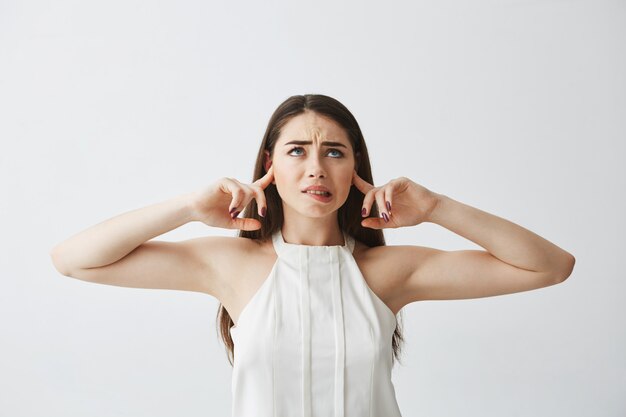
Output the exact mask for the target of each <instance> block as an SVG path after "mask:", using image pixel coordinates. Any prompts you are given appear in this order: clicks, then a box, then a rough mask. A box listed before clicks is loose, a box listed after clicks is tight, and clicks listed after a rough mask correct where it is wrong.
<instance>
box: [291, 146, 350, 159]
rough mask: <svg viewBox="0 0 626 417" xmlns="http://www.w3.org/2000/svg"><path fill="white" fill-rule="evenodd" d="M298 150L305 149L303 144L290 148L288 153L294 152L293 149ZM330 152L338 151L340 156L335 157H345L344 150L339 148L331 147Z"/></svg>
mask: <svg viewBox="0 0 626 417" xmlns="http://www.w3.org/2000/svg"><path fill="white" fill-rule="evenodd" d="M296 150H304V148H303V147H302V146H296V147H294V148H291V149H290V150H289V152H288V155H291V153H292V152H293V151H296ZM328 152H337V153H338V154H339V155H338V156H335V157H334V158H343V156H344V155H343V152H341V151H340V150H339V149H334V148H331V149H329V150H328ZM300 155H301V154H300ZM296 156H299V155H296Z"/></svg>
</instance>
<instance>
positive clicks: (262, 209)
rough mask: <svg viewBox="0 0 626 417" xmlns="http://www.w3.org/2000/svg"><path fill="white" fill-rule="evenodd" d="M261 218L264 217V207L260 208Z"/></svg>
mask: <svg viewBox="0 0 626 417" xmlns="http://www.w3.org/2000/svg"><path fill="white" fill-rule="evenodd" d="M261 216H263V217H265V207H262V208H261Z"/></svg>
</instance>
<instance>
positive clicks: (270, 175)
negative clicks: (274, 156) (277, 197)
mask: <svg viewBox="0 0 626 417" xmlns="http://www.w3.org/2000/svg"><path fill="white" fill-rule="evenodd" d="M273 180H274V164H272V165H270V168H269V169H268V170H267V172H266V173H265V175H263V176H262V177H261V178H259V179H258V180H256V181H255V182H254V183H255V184H258V185H260V186H261V188H262V189H265V188H267V186H268V185H270V184H271V183H272V181H273Z"/></svg>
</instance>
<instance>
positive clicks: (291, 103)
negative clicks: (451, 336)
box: [217, 94, 404, 366]
mask: <svg viewBox="0 0 626 417" xmlns="http://www.w3.org/2000/svg"><path fill="white" fill-rule="evenodd" d="M305 111H313V112H315V113H317V114H319V115H322V116H326V117H328V118H330V119H332V120H333V121H335V122H336V123H337V124H339V125H340V126H341V127H343V129H344V130H345V131H346V133H347V135H348V138H349V139H350V143H351V144H352V149H353V151H354V155H355V160H356V172H357V174H358V175H359V176H360V177H361V178H363V179H364V180H365V181H367V182H369V183H370V184H374V181H373V178H372V170H371V166H370V160H369V155H368V153H367V147H366V146H365V141H364V139H363V134H362V133H361V128H360V127H359V124H358V123H357V121H356V119H355V118H354V116H353V115H352V113H350V111H349V110H348V109H347V108H346V107H345V106H344V105H343V104H341V103H340V102H339V101H337V100H336V99H334V98H332V97H328V96H325V95H321V94H305V95H296V96H291V97H289V98H288V99H287V100H285V101H284V102H282V103H281V104H280V105H279V106H278V108H277V109H276V110H275V111H274V114H272V117H271V118H270V120H269V123H268V125H267V129H266V130H265V135H264V136H263V141H262V142H261V146H260V148H259V153H258V154H257V159H256V164H255V166H254V173H253V175H252V182H254V181H256V180H258V179H259V178H261V177H262V176H264V175H265V174H266V173H267V171H266V170H265V165H264V160H265V151H266V150H267V151H268V152H269V153H270V157H273V155H274V145H275V144H276V141H277V140H278V138H279V136H280V132H281V129H282V127H283V126H284V125H285V124H286V123H287V122H288V121H289V120H290V119H291V118H293V117H294V116H297V115H299V114H302V113H304V112H305ZM364 197H365V196H364V194H363V193H362V192H361V191H359V190H358V189H357V188H356V187H355V186H352V187H351V188H350V192H349V193H348V198H347V200H346V202H345V203H344V205H343V206H341V207H340V208H339V210H338V213H337V216H338V221H339V227H340V228H341V229H342V230H343V231H345V232H347V233H348V234H349V235H351V236H352V237H354V238H355V239H356V240H359V241H361V242H362V243H364V244H366V245H367V246H369V247H374V246H384V245H385V237H384V235H383V231H382V230H381V229H370V228H367V227H363V226H361V220H362V217H361V207H362V204H363V198H364ZM265 199H266V204H267V214H266V217H260V216H259V214H258V212H257V204H256V199H252V200H251V201H250V203H248V205H247V206H246V207H245V209H244V211H243V213H242V215H241V216H239V217H242V218H253V219H257V220H258V221H259V222H261V225H262V226H261V228H260V229H257V230H240V231H239V237H245V238H249V239H259V240H266V239H268V238H271V236H272V234H273V233H274V232H276V231H278V230H281V229H282V225H283V207H282V200H281V198H280V195H279V194H278V191H277V189H276V185H274V184H269V185H268V186H267V187H266V188H265ZM370 211H371V214H370V216H372V217H378V214H379V213H378V208H377V207H376V205H375V204H374V205H373V206H372V208H371V210H370ZM401 313H402V311H400V312H399V313H398V315H400V316H401ZM217 321H218V326H219V328H218V331H219V334H220V335H221V337H222V340H223V342H224V345H225V346H226V350H227V354H228V361H229V362H230V364H231V366H232V365H233V361H234V343H233V340H232V338H231V336H230V328H231V327H232V326H234V324H235V323H234V322H233V320H232V319H231V317H230V315H229V314H228V311H227V310H226V309H225V308H224V306H223V305H222V304H220V305H219V309H218V312H217ZM403 340H404V339H403V336H402V329H401V323H400V321H398V323H397V325H396V329H395V331H394V334H393V338H392V343H391V345H392V349H393V356H392V366H393V364H394V363H395V360H398V361H400V350H401V344H402V342H403Z"/></svg>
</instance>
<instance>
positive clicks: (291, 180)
mask: <svg viewBox="0 0 626 417" xmlns="http://www.w3.org/2000/svg"><path fill="white" fill-rule="evenodd" d="M293 140H306V141H311V144H310V145H305V144H303V145H294V144H289V142H291V141H293ZM324 141H334V142H339V145H337V146H328V145H324V144H323V142H324ZM296 147H298V148H297V149H294V148H296ZM271 166H273V170H272V172H273V178H272V183H273V184H276V188H277V189H278V193H279V194H280V196H281V198H282V200H283V213H284V223H283V229H282V230H283V238H284V239H285V241H286V242H288V243H294V244H304V245H342V244H343V243H344V242H343V235H342V233H341V229H340V227H339V223H338V220H337V210H339V208H340V207H341V206H342V205H343V204H344V203H345V201H346V200H347V198H348V193H349V192H350V187H351V186H352V179H353V172H354V169H355V157H354V152H353V150H352V145H351V144H350V140H349V139H348V136H347V134H346V132H345V131H344V130H343V129H342V128H341V127H340V126H339V125H338V124H337V123H335V122H334V121H333V120H331V119H328V118H326V117H323V116H320V115H318V114H316V113H314V112H310V111H308V112H305V113H303V114H301V115H298V116H295V117H293V118H292V119H291V120H289V122H287V123H286V124H285V126H284V127H283V129H282V132H281V135H280V137H279V138H278V140H277V142H276V144H275V148H274V155H273V158H271V159H270V155H269V152H267V151H266V160H265V168H266V170H268V171H269V168H270V167H271ZM309 185H323V186H325V187H327V188H328V189H329V190H330V192H331V193H332V196H331V201H330V202H321V201H318V200H316V199H314V198H312V197H311V196H309V195H308V194H306V193H302V190H304V189H305V188H306V187H308V186H309Z"/></svg>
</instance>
